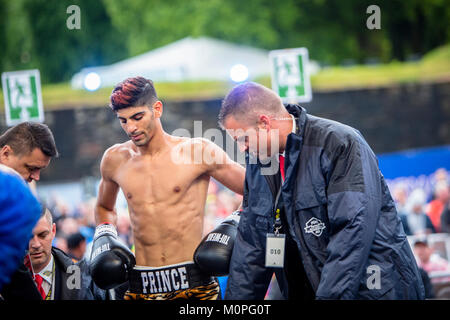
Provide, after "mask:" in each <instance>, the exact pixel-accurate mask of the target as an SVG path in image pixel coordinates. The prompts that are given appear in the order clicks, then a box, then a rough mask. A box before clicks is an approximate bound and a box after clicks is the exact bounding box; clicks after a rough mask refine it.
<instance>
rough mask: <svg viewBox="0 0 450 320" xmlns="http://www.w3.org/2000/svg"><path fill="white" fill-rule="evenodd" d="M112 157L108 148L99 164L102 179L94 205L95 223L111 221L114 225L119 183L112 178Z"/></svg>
mask: <svg viewBox="0 0 450 320" xmlns="http://www.w3.org/2000/svg"><path fill="white" fill-rule="evenodd" d="M114 162H115V161H114V157H113V156H112V155H111V152H110V151H109V150H108V151H106V152H105V155H104V156H103V159H102V162H101V164H100V172H101V175H102V179H101V180H100V185H99V191H98V197H97V203H96V205H95V222H96V224H97V225H99V224H102V223H111V224H113V225H116V222H117V213H116V210H115V208H114V207H115V204H116V199H117V193H118V192H119V185H118V184H117V183H116V182H115V181H114V180H112V177H111V176H112V170H113V167H114Z"/></svg>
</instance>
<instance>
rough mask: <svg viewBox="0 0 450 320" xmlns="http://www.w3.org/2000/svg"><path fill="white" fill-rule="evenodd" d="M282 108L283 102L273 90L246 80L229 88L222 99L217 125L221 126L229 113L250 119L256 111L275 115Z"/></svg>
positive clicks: (236, 117)
mask: <svg viewBox="0 0 450 320" xmlns="http://www.w3.org/2000/svg"><path fill="white" fill-rule="evenodd" d="M283 109H284V106H283V102H282V101H281V98H280V97H279V96H278V95H277V94H276V93H275V92H274V91H272V90H270V89H269V88H266V87H264V86H262V85H260V84H258V83H255V82H246V83H243V84H240V85H237V86H235V87H234V88H233V89H231V91H230V92H229V93H228V94H227V95H226V97H225V99H224V100H223V101H222V106H221V108H220V112H219V125H220V127H222V128H223V125H224V122H225V120H226V118H227V117H228V116H231V115H232V116H233V117H234V118H235V119H236V120H243V119H244V120H245V119H248V120H250V119H251V118H252V116H255V115H256V114H257V113H258V112H266V113H268V114H271V115H277V114H280V112H281V111H283ZM254 120H256V119H254Z"/></svg>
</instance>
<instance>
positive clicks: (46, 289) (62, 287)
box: [29, 209, 106, 300]
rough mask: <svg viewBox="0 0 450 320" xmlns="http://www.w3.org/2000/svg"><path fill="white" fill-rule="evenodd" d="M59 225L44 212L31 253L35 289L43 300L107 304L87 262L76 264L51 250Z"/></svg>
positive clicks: (35, 233)
mask: <svg viewBox="0 0 450 320" xmlns="http://www.w3.org/2000/svg"><path fill="white" fill-rule="evenodd" d="M55 234H56V225H55V224H54V223H53V220H52V215H51V213H50V211H49V210H48V209H45V210H44V211H43V213H42V215H41V218H40V219H39V221H38V223H37V224H36V226H35V227H34V229H33V238H32V239H31V240H30V243H29V253H30V260H31V266H32V271H33V275H34V280H35V282H36V287H37V289H38V291H39V293H40V295H41V297H42V299H44V300H94V299H96V300H104V299H105V298H106V291H104V290H101V289H99V288H98V287H97V286H95V284H94V282H93V281H92V278H91V276H90V274H89V266H88V264H87V263H86V261H85V260H80V261H78V262H74V260H73V259H72V258H71V257H69V256H68V255H67V254H66V253H65V252H64V251H62V250H60V249H58V248H55V247H52V242H53V239H54V237H55Z"/></svg>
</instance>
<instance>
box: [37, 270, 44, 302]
mask: <svg viewBox="0 0 450 320" xmlns="http://www.w3.org/2000/svg"><path fill="white" fill-rule="evenodd" d="M43 280H44V279H43V278H42V277H41V276H40V275H39V274H35V275H34V281H35V282H36V285H37V288H38V291H39V293H40V294H41V296H42V300H45V297H46V294H45V291H44V288H42V281H43Z"/></svg>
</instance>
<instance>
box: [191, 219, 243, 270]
mask: <svg viewBox="0 0 450 320" xmlns="http://www.w3.org/2000/svg"><path fill="white" fill-rule="evenodd" d="M240 214H241V213H240V211H235V212H233V213H232V214H231V215H230V216H228V217H227V218H226V219H225V220H224V221H223V222H222V223H221V224H220V225H218V226H217V227H216V228H215V229H214V230H213V231H211V232H210V233H208V234H207V235H206V236H205V237H204V238H203V240H202V241H201V242H200V244H199V245H198V247H197V249H196V250H195V252H194V262H195V263H196V264H197V266H198V267H199V268H200V269H201V270H202V271H203V272H204V273H205V274H207V275H211V276H224V275H227V274H228V269H229V266H230V259H231V253H232V252H233V246H234V240H235V239H236V234H237V227H238V225H239V219H240Z"/></svg>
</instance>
